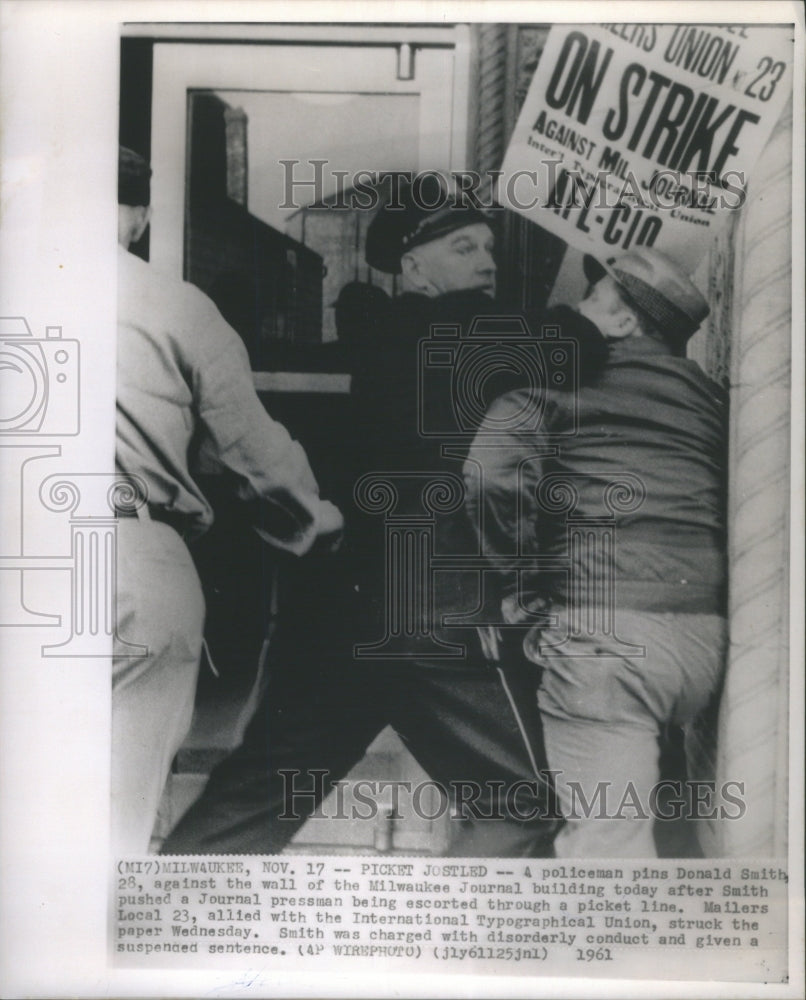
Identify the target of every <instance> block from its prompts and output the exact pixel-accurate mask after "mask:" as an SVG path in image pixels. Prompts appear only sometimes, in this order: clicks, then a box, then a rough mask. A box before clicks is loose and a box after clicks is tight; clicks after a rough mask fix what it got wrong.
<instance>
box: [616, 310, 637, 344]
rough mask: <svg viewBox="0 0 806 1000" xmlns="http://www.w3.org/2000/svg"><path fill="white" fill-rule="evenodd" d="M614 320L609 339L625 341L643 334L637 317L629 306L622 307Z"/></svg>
mask: <svg viewBox="0 0 806 1000" xmlns="http://www.w3.org/2000/svg"><path fill="white" fill-rule="evenodd" d="M614 320H615V322H614V323H613V328H612V329H611V331H610V336H611V337H614V338H616V339H618V340H626V338H627V337H640V336H641V335H642V333H643V330H642V329H641V324H640V323H639V321H638V317H637V316H636V315H635V313H634V312H633V311H632V309H630V307H629V306H622V307H621V309H619V311H618V313H617V314H616V316H615V317H614Z"/></svg>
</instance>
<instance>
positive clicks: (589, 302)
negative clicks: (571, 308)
mask: <svg viewBox="0 0 806 1000" xmlns="http://www.w3.org/2000/svg"><path fill="white" fill-rule="evenodd" d="M577 311H578V312H579V313H581V314H582V315H583V316H585V317H586V318H587V319H589V320H590V321H591V323H594V324H595V325H596V326H597V327H598V328H599V330H600V332H601V333H602V335H603V336H604V337H606V338H607V339H608V340H623V339H624V338H625V337H631V336H636V335H637V334H640V327H638V324H637V322H636V316H635V313H634V312H633V310H632V309H631V308H630V306H629V305H628V304H627V303H626V302H625V301H624V299H623V297H622V295H621V293H620V291H619V286H618V285H617V284H616V282H615V281H614V280H613V279H612V278H611V277H610V275H609V274H607V275H605V276H604V277H603V278H600V279H599V281H597V282H596V284H595V285H591V286H589V288H588V291H587V293H586V294H585V298H584V299H583V300H582V301H581V302H580V303H579V305H578V306H577Z"/></svg>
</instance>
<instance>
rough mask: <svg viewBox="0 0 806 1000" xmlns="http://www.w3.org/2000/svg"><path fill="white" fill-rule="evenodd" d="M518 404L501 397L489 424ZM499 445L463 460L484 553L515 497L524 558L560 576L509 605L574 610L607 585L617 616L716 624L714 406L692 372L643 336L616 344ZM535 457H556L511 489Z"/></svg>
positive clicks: (503, 527)
mask: <svg viewBox="0 0 806 1000" xmlns="http://www.w3.org/2000/svg"><path fill="white" fill-rule="evenodd" d="M522 397H523V394H522V393H513V394H509V395H508V396H507V397H505V398H503V399H500V400H499V401H498V402H497V403H496V404H495V405H494V407H493V408H492V411H491V413H490V415H489V417H488V420H489V419H490V418H493V419H498V420H500V419H501V418H502V415H504V414H505V413H506V412H513V411H514V410H517V409H518V408H520V407H522V406H523V398H522ZM510 444H511V445H512V447H509V448H506V447H502V448H501V449H499V450H497V451H496V452H494V453H490V452H489V451H487V452H485V453H483V454H482V453H481V452H480V451H479V450H478V449H477V448H474V449H473V452H471V457H475V458H477V459H478V460H479V461H482V462H484V463H485V473H486V476H487V479H486V484H485V490H484V495H483V496H479V495H474V496H471V498H470V505H471V509H481V507H482V506H483V507H484V510H485V514H486V525H487V528H486V533H485V538H484V544H485V551H487V552H488V553H495V552H496V551H500V550H501V549H502V548H503V547H504V546H505V545H506V544H507V539H511V538H513V537H515V535H516V534H517V532H518V530H519V524H518V510H517V507H518V500H517V496H518V491H520V500H521V503H522V504H526V505H527V513H524V508H523V506H522V507H521V512H520V513H521V516H522V517H524V518H525V519H526V520H527V522H528V523H527V526H526V529H524V527H523V525H522V524H521V525H520V530H521V531H522V533H523V532H524V530H525V532H526V533H527V534H528V536H529V537H528V543H529V546H530V547H531V550H532V551H533V552H537V553H538V554H540V555H543V556H557V557H558V559H559V562H560V563H561V564H562V565H558V566H557V567H556V568H555V569H554V570H552V569H546V570H545V571H537V572H536V573H533V574H532V575H531V577H530V579H529V580H528V582H527V583H526V584H525V585H523V586H522V590H521V592H522V593H523V592H524V591H525V592H527V593H529V592H531V593H533V594H534V595H542V597H544V598H548V599H549V600H552V601H555V602H559V603H568V602H569V600H571V599H572V595H573V600H575V601H579V602H581V603H582V604H584V603H585V602H589V601H592V600H594V599H595V598H596V595H597V594H598V593H600V588H601V587H602V585H603V581H604V580H605V578H606V577H607V576H608V574H610V573H612V581H613V582H614V584H615V588H616V601H617V604H618V606H619V607H625V608H633V609H642V610H648V611H658V612H681V613H724V603H725V593H724V589H725V579H726V556H725V474H726V450H727V445H726V401H725V398H724V394H723V392H722V391H721V389H720V388H719V387H718V386H717V385H716V384H715V383H714V382H712V381H711V380H710V379H709V378H708V377H707V376H706V375H705V374H704V373H703V372H702V370H701V369H700V368H699V366H698V365H697V364H696V363H695V362H693V361H689V360H687V359H685V358H679V357H675V356H672V355H671V354H669V353H668V351H667V349H666V348H665V347H664V345H663V344H661V343H660V342H658V341H656V340H654V339H651V338H649V337H640V338H636V339H628V340H624V341H619V342H617V343H616V344H614V345H613V346H612V347H611V350H610V357H609V359H608V362H607V364H606V365H605V366H604V368H603V370H602V372H601V373H600V375H599V376H598V378H597V379H596V380H595V382H594V383H593V384H592V385H589V386H586V387H583V388H582V389H581V390H580V391H579V393H577V394H562V393H552V394H550V396H549V398H548V400H547V404H546V408H545V412H544V418H543V423H542V427H541V430H540V432H539V433H537V434H528V433H523V432H518V431H515V432H513V434H512V435H511V439H510ZM546 446H549V447H552V446H553V447H554V448H555V449H556V454H554V455H549V456H545V457H542V458H540V459H537V460H536V461H533V462H528V461H527V463H526V464H525V465H523V464H520V469H521V478H520V481H519V480H518V473H517V469H518V467H519V463H523V461H524V457H525V456H529V455H532V456H534V455H536V454H537V452H538V451H539V450H540V448H541V447H543V448H545V447H546ZM524 470H526V473H527V474H526V476H525V477H524V474H523V473H524ZM563 491H565V493H564V492H563ZM591 519H594V520H595V519H599V522H600V523H599V525H598V526H597V525H592V532H591V533H590V536H589V537H590V544H586V542H585V539H584V538H583V537H582V535H581V534H580V532H579V531H576V532H572V531H569V526H573V525H572V522H573V524H575V525H576V526H577V527H579V526H580V525H581V524H582V523H583V522H584V521H585V520H588V521H589V522H590V521H591ZM605 523H612V524H613V525H614V526H615V534H614V536H613V537H614V541H613V545H612V551H609V552H606V553H603V551H602V547H601V545H598V544H596V543H595V542H594V537H595V536H597V532H598V531H599V528H600V527H601V525H602V524H605ZM572 536H574V540H573V542H572V543H571V544H569V540H570V539H571V538H572ZM527 603H528V602H527Z"/></svg>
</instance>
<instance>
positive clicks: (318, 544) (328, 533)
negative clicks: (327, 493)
mask: <svg viewBox="0 0 806 1000" xmlns="http://www.w3.org/2000/svg"><path fill="white" fill-rule="evenodd" d="M343 538H344V517H343V516H342V513H341V511H340V510H339V508H338V507H337V506H336V505H335V504H332V503H331V502H330V501H329V500H320V501H319V510H318V512H317V518H316V541H315V542H314V548H315V549H318V550H319V551H320V552H321V551H326V552H336V551H337V550H338V549H339V547H340V546H341V543H342V540H343Z"/></svg>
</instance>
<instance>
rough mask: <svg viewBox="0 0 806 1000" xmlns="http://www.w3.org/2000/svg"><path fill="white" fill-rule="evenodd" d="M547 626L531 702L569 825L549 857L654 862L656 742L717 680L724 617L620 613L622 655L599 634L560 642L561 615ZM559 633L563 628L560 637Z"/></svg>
mask: <svg viewBox="0 0 806 1000" xmlns="http://www.w3.org/2000/svg"><path fill="white" fill-rule="evenodd" d="M559 617H560V622H561V626H560V627H559V628H558V629H557V631H556V633H554V634H552V630H546V632H545V633H544V636H543V640H542V646H541V652H540V654H539V655H540V659H541V662H542V664H543V666H544V673H543V679H542V682H541V686H540V691H539V694H538V704H539V707H540V712H541V715H542V716H543V725H544V729H545V735H546V748H547V751H548V761H549V764H550V766H551V768H552V770H553V771H557V772H559V773H558V774H557V775H556V778H555V781H556V787H557V792H558V796H559V799H560V802H561V807H562V811H563V813H564V815H566V816H567V819H568V822H567V824H566V826H565V827H564V828H563V830H562V831H561V833H560V834H559V836H558V837H557V841H556V843H555V852H556V854H557V856H558V857H577V858H578V857H602V858H605V857H635V858H652V857H656V856H657V850H656V846H655V840H654V836H653V826H654V818H655V816H654V813H655V812H656V811H657V802H656V800H655V797H654V796H655V789H656V786H657V784H658V780H659V777H660V763H659V761H660V747H659V738H660V735H661V731H662V728H663V727H664V726H665V725H666V723H667V722H669V721H674V722H676V723H682V722H685V721H686V720H688V719H691V718H693V716H694V715H695V714H696V712H697V711H699V710H700V709H701V708H702V707H703V706H704V705H705V704H706V703H707V701H708V699H709V697H710V696H711V694H712V693H713V691H714V690H715V688H716V685H717V684H718V680H719V676H720V674H721V669H722V662H723V644H724V620H723V619H721V618H720V617H719V616H716V615H674V614H661V613H650V612H638V611H636V612H630V611H627V610H622V611H621V612H620V624H621V627H622V628H623V629H624V635H625V637H628V638H629V640H630V641H633V642H636V643H640V644H641V645H642V646H643V647H644V652H643V654H641V655H625V650H624V648H623V647H622V648H620V649H619V648H616V647H617V645H618V641H617V640H613V643H612V644H611V643H610V641H609V640H607V639H606V638H603V637H597V638H596V639H595V640H594V639H592V638H590V637H587V636H584V635H583V636H578V637H573V638H570V639H566V641H564V642H563V643H561V644H558V641H559V639H561V638H562V636H563V632H564V631H565V630H566V628H567V622H566V621H565V618H564V615H563V614H562V612H561V613H560V616H559ZM566 634H567V632H566Z"/></svg>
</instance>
